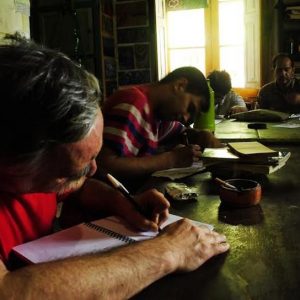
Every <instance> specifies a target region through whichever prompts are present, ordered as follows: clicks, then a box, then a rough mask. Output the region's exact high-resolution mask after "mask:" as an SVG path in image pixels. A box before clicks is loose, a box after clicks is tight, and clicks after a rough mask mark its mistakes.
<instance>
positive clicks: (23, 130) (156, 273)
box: [0, 36, 229, 299]
mask: <svg viewBox="0 0 300 300" xmlns="http://www.w3.org/2000/svg"><path fill="white" fill-rule="evenodd" d="M14 39H15V41H14V43H12V44H9V45H2V46H0V88H1V93H2V94H1V95H2V97H1V110H0V133H1V139H2V140H1V144H0V299H28V298H30V299H49V298H50V297H51V298H53V299H62V298H63V299H71V298H72V299H75V298H87V299H90V298H99V299H120V298H122V299H127V298H129V297H131V296H133V295H134V294H136V293H138V292H139V291H141V290H142V289H143V288H145V287H146V286H148V285H149V284H151V283H152V282H154V281H155V280H158V279H159V278H161V277H163V276H165V275H167V274H170V273H172V272H175V271H185V272H187V271H192V270H194V269H196V268H198V267H199V266H201V265H202V264H203V263H204V262H205V261H207V260H208V259H209V258H210V257H212V256H214V255H217V254H219V253H223V252H225V251H227V250H228V248H229V245H228V244H227V243H226V239H225V237H224V236H223V235H220V234H218V233H216V232H212V231H209V230H205V229H201V228H198V227H195V226H194V225H192V223H191V222H190V221H188V220H185V219H183V220H181V221H179V222H177V223H173V224H172V225H170V226H168V227H166V229H164V230H163V232H162V233H160V234H159V235H158V237H157V238H154V239H151V240H148V241H145V242H140V243H136V244H134V245H130V246H127V247H122V248H118V249H114V250H111V251H108V252H105V253H102V254H99V253H98V254H97V253H96V254H92V255H88V256H81V257H73V258H69V259H65V260H61V261H54V262H49V263H43V264H38V265H34V266H26V267H22V268H19V269H18V270H12V266H11V259H10V258H11V253H12V251H11V250H12V248H13V247H14V246H16V245H19V244H22V243H25V242H28V241H31V240H35V239H37V238H39V237H42V236H44V235H46V234H49V233H50V232H51V229H52V224H53V220H54V218H55V213H56V209H57V202H58V201H62V200H64V201H74V204H75V203H76V205H78V206H79V207H81V208H82V209H89V210H91V211H93V212H95V211H101V212H106V213H109V214H114V215H117V216H122V217H123V218H124V219H125V220H126V221H127V222H129V223H130V224H131V225H132V226H135V227H136V228H138V229H140V230H153V231H157V229H158V226H159V225H160V224H161V223H162V222H163V221H164V220H165V219H166V217H167V215H168V207H169V203H168V201H167V200H166V199H165V197H164V196H163V195H162V194H161V193H159V192H158V191H156V190H149V191H146V192H144V193H142V194H139V195H136V196H135V201H137V202H138V203H139V205H140V206H141V207H142V208H144V209H147V210H148V212H149V213H150V215H151V217H149V218H145V217H144V216H142V215H141V214H139V213H138V212H137V211H136V210H135V209H134V206H133V205H132V204H131V203H130V202H129V201H128V200H126V199H125V198H124V196H123V195H122V194H121V193H119V192H118V191H116V190H114V189H112V188H110V187H109V186H107V185H105V183H103V182H100V181H98V180H95V179H92V178H91V176H93V174H94V173H95V172H96V169H97V165H96V161H95V158H96V157H97V155H98V153H99V151H100V149H101V147H102V132H103V118H102V114H101V111H100V109H99V106H98V102H99V100H100V92H99V88H98V84H97V80H96V79H95V78H94V76H93V75H91V74H89V73H87V72H86V71H85V70H83V69H82V68H81V67H79V66H78V65H76V64H75V63H73V62H72V61H71V60H70V59H68V58H67V57H66V56H65V55H63V54H61V53H59V52H57V51H53V50H49V49H46V48H43V47H41V46H38V45H36V44H34V43H32V42H29V41H26V40H24V39H21V38H19V37H17V36H15V37H14ZM71 197H72V198H71Z"/></svg>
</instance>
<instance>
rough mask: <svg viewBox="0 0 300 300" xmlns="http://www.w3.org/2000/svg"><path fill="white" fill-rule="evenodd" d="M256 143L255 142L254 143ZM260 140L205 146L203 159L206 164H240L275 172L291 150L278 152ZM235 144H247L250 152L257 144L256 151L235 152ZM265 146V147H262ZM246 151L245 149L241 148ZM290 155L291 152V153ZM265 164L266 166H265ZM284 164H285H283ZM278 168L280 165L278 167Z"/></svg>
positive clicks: (264, 171)
mask: <svg viewBox="0 0 300 300" xmlns="http://www.w3.org/2000/svg"><path fill="white" fill-rule="evenodd" d="M253 143H254V144H253ZM257 143H258V142H238V143H229V144H228V147H224V148H205V150H204V151H203V153H202V157H201V158H202V160H203V162H204V165H207V166H211V165H214V164H220V163H228V165H229V164H230V165H233V164H234V165H238V167H237V168H242V165H243V168H247V169H249V168H252V169H254V168H255V167H256V169H257V170H262V172H261V173H265V174H268V173H269V172H274V171H275V168H276V166H278V164H283V163H284V162H286V161H284V160H287V159H288V158H289V156H288V155H287V153H289V152H278V151H275V150H273V149H270V148H268V147H266V146H264V145H262V144H260V143H258V145H257ZM235 144H241V145H242V146H246V148H247V151H249V152H250V153H251V152H253V150H252V147H254V146H256V147H255V149H256V152H254V153H253V154H246V155H245V154H244V155H241V154H239V155H237V153H233V151H232V149H231V148H230V146H233V147H235ZM258 146H259V148H260V149H261V148H262V149H265V147H266V148H267V150H266V149H265V151H266V152H265V153H259V152H258V151H257V149H258ZM262 146H263V147H262ZM242 148H243V147H242ZM240 151H244V150H240ZM289 155H290V153H289ZM263 166H264V167H263ZM282 166H283V165H282ZM277 169H278V167H277Z"/></svg>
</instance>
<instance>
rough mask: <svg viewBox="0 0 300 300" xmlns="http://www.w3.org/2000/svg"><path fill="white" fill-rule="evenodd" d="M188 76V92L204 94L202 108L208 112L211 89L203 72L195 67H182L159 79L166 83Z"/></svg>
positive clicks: (160, 82) (198, 94) (161, 82)
mask: <svg viewBox="0 0 300 300" xmlns="http://www.w3.org/2000/svg"><path fill="white" fill-rule="evenodd" d="M180 78H186V79H187V80H188V84H187V87H186V92H188V93H191V94H193V95H197V96H203V98H204V99H203V101H202V102H201V110H202V111H204V112H206V111H208V109H209V89H208V85H207V81H206V78H205V76H204V75H203V73H202V72H201V71H200V70H199V69H197V68H194V67H181V68H178V69H175V70H174V71H172V72H171V73H169V74H168V75H167V76H165V77H164V78H162V79H161V80H160V81H159V84H165V83H170V82H174V81H176V80H177V79H180Z"/></svg>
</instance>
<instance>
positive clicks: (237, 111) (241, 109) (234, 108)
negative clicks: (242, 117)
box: [229, 105, 248, 115]
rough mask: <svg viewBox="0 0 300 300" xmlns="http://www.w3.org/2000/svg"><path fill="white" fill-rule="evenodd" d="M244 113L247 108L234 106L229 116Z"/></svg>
mask: <svg viewBox="0 0 300 300" xmlns="http://www.w3.org/2000/svg"><path fill="white" fill-rule="evenodd" d="M244 111H248V109H247V107H245V106H240V105H235V106H232V107H231V109H230V112H229V115H233V114H237V113H240V112H244Z"/></svg>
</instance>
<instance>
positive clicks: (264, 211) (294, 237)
mask: <svg viewBox="0 0 300 300" xmlns="http://www.w3.org/2000/svg"><path fill="white" fill-rule="evenodd" d="M281 147H282V146H281ZM281 147H279V148H278V149H282V148H281ZM284 149H285V150H289V151H291V153H292V155H291V158H290V160H289V161H288V162H287V164H286V166H285V167H284V168H282V169H280V170H279V171H277V172H276V173H273V174H271V175H268V176H262V175H261V176H258V175H253V177H255V178H256V179H257V180H258V181H259V182H260V183H261V185H262V200H261V202H260V204H259V205H257V206H253V207H249V208H240V209H234V208H228V207H224V206H223V205H221V203H220V200H219V196H218V189H217V187H216V185H215V184H214V182H213V180H212V176H213V175H214V174H213V175H212V173H210V172H205V173H202V174H197V175H194V176H192V177H189V178H186V179H185V180H181V181H183V182H185V183H187V184H188V185H189V186H194V187H196V188H197V189H198V192H199V194H200V195H199V197H198V201H196V202H190V203H174V202H172V206H171V212H172V213H175V214H178V215H181V216H183V217H187V218H190V219H194V220H198V221H202V222H206V223H210V224H213V225H214V226H215V230H216V231H218V232H222V233H224V234H225V235H226V236H227V239H228V241H229V243H230V245H231V249H230V251H229V252H228V253H226V254H222V255H220V256H217V257H214V258H213V259H211V260H209V261H208V262H207V263H206V264H205V265H203V266H201V267H200V268H199V269H197V270H196V271H194V272H191V273H184V274H171V275H169V276H167V277H165V278H162V279H161V280H159V281H157V282H155V283H153V284H152V285H151V286H149V287H148V288H146V289H145V290H144V291H142V292H141V293H139V294H138V295H136V296H135V297H134V299H209V300H213V299H226V300H229V299H239V300H240V299H289V300H290V299H300V274H299V272H300V234H299V229H300V197H299V196H300V186H299V177H300V163H299V161H300V146H296V145H290V146H285V148H284ZM227 175H229V174H227ZM167 182H168V181H167V180H165V179H162V178H153V179H151V180H150V181H149V182H148V184H147V185H145V186H144V188H147V187H157V188H158V189H159V190H161V191H164V186H165V184H166V183H167Z"/></svg>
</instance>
